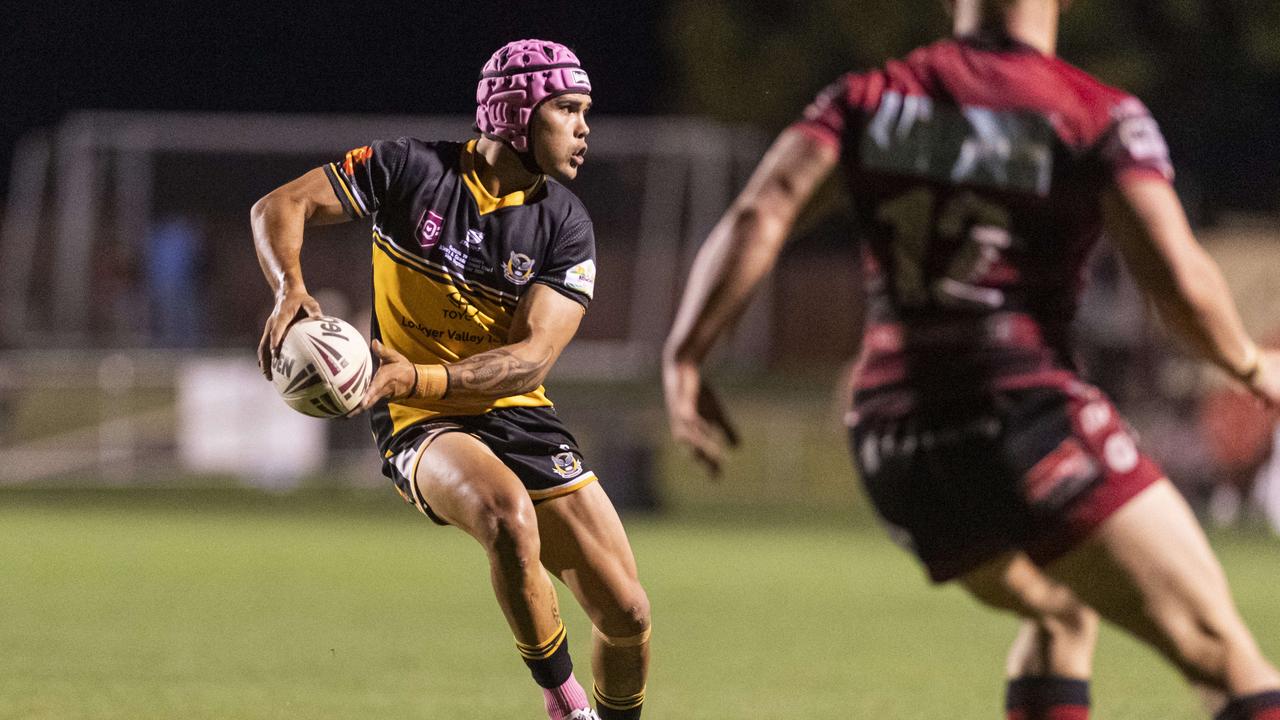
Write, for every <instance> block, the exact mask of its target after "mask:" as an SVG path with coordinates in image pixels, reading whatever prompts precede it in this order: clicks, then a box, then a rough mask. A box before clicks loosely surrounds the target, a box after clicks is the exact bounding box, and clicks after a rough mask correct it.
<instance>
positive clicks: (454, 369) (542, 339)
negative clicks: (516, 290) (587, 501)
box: [357, 285, 584, 412]
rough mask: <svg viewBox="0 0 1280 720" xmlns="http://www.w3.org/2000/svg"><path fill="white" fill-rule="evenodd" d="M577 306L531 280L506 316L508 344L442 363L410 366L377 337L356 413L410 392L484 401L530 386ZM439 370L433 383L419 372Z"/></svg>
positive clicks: (566, 333)
mask: <svg viewBox="0 0 1280 720" xmlns="http://www.w3.org/2000/svg"><path fill="white" fill-rule="evenodd" d="M583 312H584V311H583V308H582V305H580V304H578V303H577V302H575V301H573V300H570V299H569V298H567V297H565V296H564V295H562V294H561V293H560V292H558V291H556V290H554V289H552V288H550V287H547V286H545V285H535V286H534V287H533V288H531V289H530V290H529V291H528V293H526V294H525V296H524V297H522V298H521V300H520V304H519V306H517V308H516V313H515V316H514V318H513V320H512V327H511V343H510V344H507V345H504V346H502V347H499V348H494V349H493V350H489V351H487V352H483V353H479V354H477V355H473V356H471V357H469V358H466V359H463V360H459V361H458V362H455V363H449V364H448V365H417V366H415V365H414V364H413V363H411V362H410V361H409V360H408V359H407V358H405V357H404V356H403V355H401V354H400V353H398V352H396V351H394V350H391V349H389V348H387V347H385V346H383V345H382V344H381V343H379V342H378V341H377V340H375V341H374V343H373V351H374V354H375V355H377V356H378V358H379V361H380V362H381V365H380V366H379V367H378V372H377V373H376V374H375V375H374V378H373V381H372V382H371V383H370V384H369V389H368V390H367V391H366V392H365V396H364V400H363V401H362V402H361V404H360V409H359V410H358V411H357V412H363V411H365V410H368V409H369V408H371V407H373V406H374V405H375V404H377V403H378V402H379V401H381V400H403V399H406V398H410V397H413V396H415V395H422V396H423V397H424V399H431V396H433V395H434V396H435V397H445V398H448V399H450V400H454V401H463V402H465V401H484V400H496V399H498V398H504V397H509V396H511V395H520V394H523V393H527V392H530V391H532V390H534V389H536V388H537V387H538V386H539V385H541V384H542V381H543V380H544V379H546V377H547V373H549V372H550V371H551V367H552V366H553V365H554V364H555V362H556V360H557V359H558V358H559V357H560V353H561V352H562V351H563V350H564V348H565V346H566V345H568V344H569V341H570V340H572V339H573V336H574V334H575V333H577V331H578V325H579V324H580V323H581V322H582V316H583ZM426 373H440V375H439V376H438V382H439V385H437V386H436V388H434V389H433V388H432V387H431V386H432V384H433V383H432V382H431V381H430V380H428V378H426V377H424V375H425V374H426Z"/></svg>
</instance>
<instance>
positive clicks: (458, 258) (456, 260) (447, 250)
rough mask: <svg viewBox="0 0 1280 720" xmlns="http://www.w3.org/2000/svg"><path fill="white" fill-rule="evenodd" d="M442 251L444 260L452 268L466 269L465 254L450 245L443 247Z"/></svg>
mask: <svg viewBox="0 0 1280 720" xmlns="http://www.w3.org/2000/svg"><path fill="white" fill-rule="evenodd" d="M443 249H444V257H445V259H446V260H448V261H449V262H450V263H451V264H452V265H453V266H455V267H457V268H458V269H459V270H462V269H464V268H466V267H467V254H466V253H465V252H463V251H462V250H459V249H458V248H456V247H454V246H452V245H445V246H444V248H443Z"/></svg>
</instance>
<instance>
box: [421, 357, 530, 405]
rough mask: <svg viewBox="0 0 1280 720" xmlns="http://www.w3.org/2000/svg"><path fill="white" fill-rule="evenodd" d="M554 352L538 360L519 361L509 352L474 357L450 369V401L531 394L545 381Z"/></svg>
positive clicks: (447, 395) (457, 363) (448, 395)
mask: <svg viewBox="0 0 1280 720" xmlns="http://www.w3.org/2000/svg"><path fill="white" fill-rule="evenodd" d="M550 364H551V352H550V351H549V350H548V351H547V353H546V355H545V356H544V357H543V358H541V359H538V360H525V359H523V358H520V357H517V356H516V355H515V354H514V353H512V352H511V351H510V350H507V349H506V348H497V349H495V350H490V351H488V352H483V353H480V354H479V355H473V356H472V357H469V358H467V359H466V360H461V361H459V362H456V363H451V364H450V365H449V391H448V392H447V393H445V397H448V398H450V399H458V400H467V399H472V400H474V399H488V398H494V399H496V398H500V397H507V396H509V395H519V394H521V393H526V392H529V391H530V390H533V389H534V388H536V387H538V385H539V384H540V383H541V382H542V379H543V378H544V377H546V374H547V370H548V369H549V368H550Z"/></svg>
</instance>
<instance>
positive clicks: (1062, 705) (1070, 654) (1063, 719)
mask: <svg viewBox="0 0 1280 720" xmlns="http://www.w3.org/2000/svg"><path fill="white" fill-rule="evenodd" d="M960 583H961V585H963V586H964V587H965V588H966V589H967V590H968V591H969V592H970V594H972V595H973V596H974V597H975V598H977V599H978V600H979V601H981V602H983V603H985V604H986V605H989V606H991V607H994V608H997V609H1001V610H1008V611H1010V612H1014V613H1017V614H1018V615H1020V616H1022V617H1023V618H1024V620H1023V624H1022V627H1021V629H1020V630H1019V632H1018V636H1017V638H1016V639H1015V640H1014V642H1013V647H1012V648H1010V650H1009V657H1008V660H1007V662H1006V670H1005V672H1006V678H1007V681H1008V685H1007V689H1006V695H1005V712H1006V713H1007V717H1008V719H1009V720H1084V719H1085V718H1087V717H1088V714H1089V678H1090V676H1091V675H1092V672H1093V649H1094V646H1095V644H1096V642H1097V637H1098V616H1097V613H1095V612H1094V611H1093V610H1092V609H1090V608H1089V607H1088V606H1086V605H1085V604H1084V603H1082V602H1080V600H1079V599H1078V598H1076V596H1075V595H1074V594H1073V593H1072V592H1071V590H1070V589H1068V588H1067V587H1066V586H1065V585H1063V584H1061V583H1058V582H1056V581H1054V580H1052V579H1051V578H1049V577H1048V576H1046V575H1045V574H1044V573H1043V572H1041V571H1040V569H1039V568H1037V567H1036V566H1035V564H1034V563H1032V562H1031V560H1030V558H1028V557H1027V556H1026V555H1025V554H1023V553H1021V552H1011V553H1007V554H1005V555H1004V556H1002V557H1000V558H997V559H995V560H993V561H990V562H988V563H986V564H984V565H983V566H981V567H979V568H978V569H976V570H973V571H971V572H969V573H967V574H966V575H964V576H963V577H961V578H960Z"/></svg>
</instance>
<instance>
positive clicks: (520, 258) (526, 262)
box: [502, 250, 533, 285]
mask: <svg viewBox="0 0 1280 720" xmlns="http://www.w3.org/2000/svg"><path fill="white" fill-rule="evenodd" d="M502 274H503V275H505V276H506V278H507V279H508V280H510V281H511V282H512V283H514V284H516V285H524V284H525V283H527V282H529V281H530V280H532V279H533V258H531V257H529V256H528V255H525V254H524V253H518V252H516V251H514V250H512V251H511V257H509V258H507V261H506V262H505V263H503V264H502Z"/></svg>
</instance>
